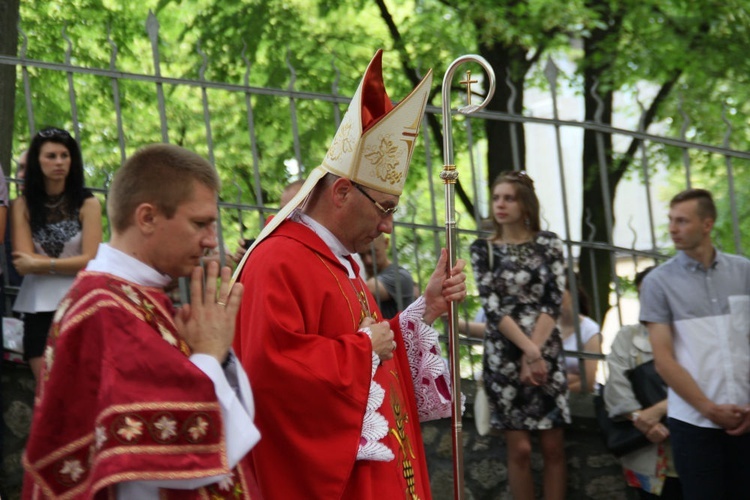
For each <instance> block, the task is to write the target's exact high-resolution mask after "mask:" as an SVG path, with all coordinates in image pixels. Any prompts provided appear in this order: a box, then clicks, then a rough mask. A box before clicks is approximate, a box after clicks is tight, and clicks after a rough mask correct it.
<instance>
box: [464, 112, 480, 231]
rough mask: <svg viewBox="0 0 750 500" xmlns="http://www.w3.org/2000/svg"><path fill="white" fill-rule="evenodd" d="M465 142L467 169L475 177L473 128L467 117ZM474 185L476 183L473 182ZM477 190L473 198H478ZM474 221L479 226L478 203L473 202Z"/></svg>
mask: <svg viewBox="0 0 750 500" xmlns="http://www.w3.org/2000/svg"><path fill="white" fill-rule="evenodd" d="M465 125H466V143H467V150H468V152H469V171H470V172H471V178H472V179H476V178H477V177H478V176H477V167H476V164H475V162H474V134H473V130H472V128H471V119H469V118H468V117H467V118H466V123H465ZM474 184H475V185H476V183H474ZM478 194H479V191H475V192H474V199H475V200H479V196H477V195H478ZM473 215H474V222H475V223H476V225H477V227H481V221H482V217H481V214H480V213H479V203H474V214H473Z"/></svg>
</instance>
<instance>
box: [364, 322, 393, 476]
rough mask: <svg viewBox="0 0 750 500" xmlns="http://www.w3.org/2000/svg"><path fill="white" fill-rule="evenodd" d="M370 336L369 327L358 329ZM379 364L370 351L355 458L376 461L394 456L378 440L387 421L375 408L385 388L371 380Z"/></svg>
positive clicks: (386, 460)
mask: <svg viewBox="0 0 750 500" xmlns="http://www.w3.org/2000/svg"><path fill="white" fill-rule="evenodd" d="M359 331H360V332H363V333H365V334H367V336H368V337H370V338H372V332H371V331H370V329H369V328H361V329H360V330H359ZM379 364H380V357H379V356H378V355H377V354H375V352H374V351H373V353H372V371H371V372H370V393H369V395H368V397H367V408H366V409H365V416H364V418H363V419H362V435H361V436H360V439H359V447H358V448H357V460H375V461H378V462H390V461H391V460H393V459H394V458H395V456H394V455H393V452H392V451H391V449H390V448H388V447H387V446H386V445H384V444H383V443H381V442H380V440H381V439H383V438H384V437H386V436H387V435H388V421H387V420H386V419H385V417H384V416H383V415H381V414H380V413H379V412H378V411H377V410H378V409H379V408H380V406H381V405H382V404H383V400H384V399H385V389H383V388H382V387H381V386H380V384H378V383H377V382H375V380H373V377H375V370H377V368H378V365H379Z"/></svg>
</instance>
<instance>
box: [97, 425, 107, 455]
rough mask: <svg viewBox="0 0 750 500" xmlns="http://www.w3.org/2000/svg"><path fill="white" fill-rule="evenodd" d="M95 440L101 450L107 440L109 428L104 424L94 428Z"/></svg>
mask: <svg viewBox="0 0 750 500" xmlns="http://www.w3.org/2000/svg"><path fill="white" fill-rule="evenodd" d="M94 441H95V443H96V449H97V450H101V448H102V446H104V443H106V442H107V429H105V428H104V426H101V425H97V426H96V428H95V429H94Z"/></svg>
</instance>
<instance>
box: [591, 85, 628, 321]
mask: <svg viewBox="0 0 750 500" xmlns="http://www.w3.org/2000/svg"><path fill="white" fill-rule="evenodd" d="M591 96H592V97H593V98H594V100H595V101H596V106H597V107H596V112H595V113H594V122H595V123H597V124H599V125H601V123H602V114H603V113H604V101H602V99H601V96H600V95H599V80H598V79H597V80H596V81H594V85H593V87H592V88H591ZM596 153H597V156H598V159H599V182H600V184H601V190H602V198H603V199H604V223H605V228H606V230H607V244H608V245H609V246H610V247H613V246H614V241H613V240H612V233H613V232H614V229H613V223H612V221H613V220H614V216H613V215H612V193H610V192H609V172H608V171H607V165H608V164H607V155H606V151H605V148H604V134H603V133H602V132H596ZM609 270H610V272H611V273H612V280H613V282H614V284H615V299H616V303H617V318H618V319H619V320H620V324H622V307H621V306H620V298H621V297H622V292H621V290H620V279H619V278H618V276H617V267H616V265H615V258H614V255H612V254H610V258H609ZM595 292H596V291H594V293H595Z"/></svg>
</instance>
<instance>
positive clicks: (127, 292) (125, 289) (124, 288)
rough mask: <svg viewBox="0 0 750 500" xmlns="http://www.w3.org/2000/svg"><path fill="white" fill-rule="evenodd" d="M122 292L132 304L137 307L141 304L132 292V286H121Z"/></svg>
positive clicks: (136, 294)
mask: <svg viewBox="0 0 750 500" xmlns="http://www.w3.org/2000/svg"><path fill="white" fill-rule="evenodd" d="M122 291H123V292H124V293H125V295H126V296H127V297H128V298H129V299H130V300H131V301H132V302H133V303H134V304H137V305H140V304H141V298H140V297H139V296H138V293H137V292H136V291H135V290H133V287H132V286H130V285H122Z"/></svg>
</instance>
